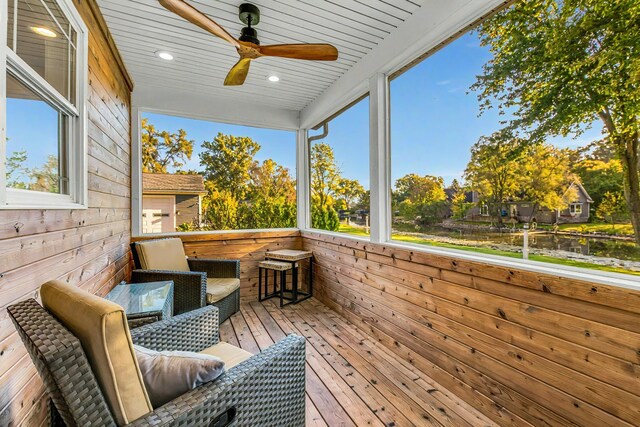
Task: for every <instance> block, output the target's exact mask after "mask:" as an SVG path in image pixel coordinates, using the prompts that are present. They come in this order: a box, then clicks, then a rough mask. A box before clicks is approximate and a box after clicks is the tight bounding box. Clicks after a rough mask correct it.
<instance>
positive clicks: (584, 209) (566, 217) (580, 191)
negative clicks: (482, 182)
mask: <svg viewBox="0 0 640 427" xmlns="http://www.w3.org/2000/svg"><path fill="white" fill-rule="evenodd" d="M571 188H576V190H577V195H576V200H573V201H572V202H571V203H570V204H569V206H568V207H567V208H566V209H563V210H550V209H546V208H538V209H537V212H535V213H534V212H533V208H534V204H533V203H531V202H527V201H521V202H507V203H505V204H504V206H503V211H502V216H503V218H504V219H505V220H511V219H515V220H517V221H519V222H526V221H529V219H530V218H533V219H534V220H535V222H539V223H541V224H554V223H558V224H562V223H567V222H575V223H583V222H587V221H589V214H590V208H591V203H593V200H592V199H591V197H590V196H589V193H587V190H586V189H585V188H584V187H583V186H582V184H580V183H579V182H573V183H572V184H571V185H570V186H569V187H568V188H567V190H566V191H569V190H570V189H571ZM468 199H470V200H473V202H474V203H476V206H474V207H473V208H472V209H470V210H469V213H468V214H467V218H468V219H471V220H476V221H480V220H483V219H484V220H487V219H488V218H489V216H490V209H489V207H488V206H487V205H486V204H484V203H480V202H479V197H478V195H477V193H476V192H475V191H474V192H473V195H471V196H470V197H468Z"/></svg>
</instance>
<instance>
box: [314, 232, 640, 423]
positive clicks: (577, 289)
mask: <svg viewBox="0 0 640 427" xmlns="http://www.w3.org/2000/svg"><path fill="white" fill-rule="evenodd" d="M302 238H303V248H304V249H305V250H312V251H313V252H314V257H315V260H316V264H315V266H316V268H315V269H314V283H315V290H316V297H317V298H318V299H319V300H320V301H322V302H323V303H325V304H326V305H327V306H329V307H330V308H332V309H334V310H336V311H337V312H338V313H340V314H341V315H343V316H344V317H345V318H347V319H348V320H350V321H351V322H353V323H354V324H355V325H356V326H358V327H360V328H361V329H363V330H364V331H366V332H367V334H368V336H369V337H371V339H372V340H375V341H378V342H380V343H382V344H384V345H386V346H387V347H388V349H389V350H391V351H392V352H393V353H394V354H395V355H397V356H398V357H401V358H402V359H403V360H405V361H406V362H408V363H410V364H411V365H412V366H414V367H415V368H416V369H419V370H424V371H425V372H428V373H429V375H430V376H431V378H433V379H434V380H435V381H438V382H439V383H440V384H442V385H443V386H445V387H447V388H448V389H450V390H452V389H455V390H456V394H457V395H458V396H459V397H460V398H462V400H463V401H464V402H466V403H467V404H469V405H471V406H473V407H475V408H477V409H479V410H480V411H482V412H483V414H484V415H485V416H487V417H489V418H490V419H491V420H493V421H494V422H496V423H497V424H499V425H527V424H532V425H567V426H572V425H616V426H633V425H640V388H639V387H638V384H639V381H640V329H639V325H640V314H639V307H640V305H639V304H638V301H639V298H640V292H634V291H632V290H629V289H623V288H617V287H613V286H605V285H595V284H593V283H589V282H586V281H585V282H580V281H577V280H567V279H562V278H560V277H554V276H547V275H540V274H534V273H531V272H526V271H521V270H514V269H508V268H503V267H498V266H491V265H485V264H481V263H474V262H470V261H465V260H460V259H456V258H454V257H445V256H441V255H431V254H427V253H423V252H419V251H412V250H410V249H399V248H397V247H390V246H386V245H380V244H370V243H365V242H361V241H360V242H358V241H355V240H353V239H348V238H342V237H336V236H327V235H323V234H320V233H312V232H303V233H302Z"/></svg>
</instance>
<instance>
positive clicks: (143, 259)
mask: <svg viewBox="0 0 640 427" xmlns="http://www.w3.org/2000/svg"><path fill="white" fill-rule="evenodd" d="M135 248H136V252H137V253H138V259H139V260H140V268H142V269H143V270H171V271H190V270H189V263H188V262H187V256H186V255H185V253H184V247H183V246H182V240H180V239H179V238H172V239H158V240H149V241H145V242H138V243H136V245H135Z"/></svg>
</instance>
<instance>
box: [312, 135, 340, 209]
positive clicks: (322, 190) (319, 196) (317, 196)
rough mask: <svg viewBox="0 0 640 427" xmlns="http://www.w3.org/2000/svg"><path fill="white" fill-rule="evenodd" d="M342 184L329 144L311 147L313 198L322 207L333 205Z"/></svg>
mask: <svg viewBox="0 0 640 427" xmlns="http://www.w3.org/2000/svg"><path fill="white" fill-rule="evenodd" d="M339 182H340V169H339V168H338V166H337V165H336V159H335V155H334V154H333V149H332V148H331V146H330V145H329V144H327V143H324V142H323V143H320V144H315V145H313V146H312V147H311V196H312V199H313V200H314V201H316V202H317V203H318V206H320V207H327V206H332V205H333V197H334V196H335V195H336V190H337V188H338V183H339Z"/></svg>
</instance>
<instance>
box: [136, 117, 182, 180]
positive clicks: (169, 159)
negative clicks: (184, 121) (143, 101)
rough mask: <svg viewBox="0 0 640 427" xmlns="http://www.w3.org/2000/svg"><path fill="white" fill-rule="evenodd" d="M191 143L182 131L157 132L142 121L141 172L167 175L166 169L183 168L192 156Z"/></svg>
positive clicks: (145, 121)
mask: <svg viewBox="0 0 640 427" xmlns="http://www.w3.org/2000/svg"><path fill="white" fill-rule="evenodd" d="M193 142H194V141H193V140H189V139H187V132H185V131H184V130H183V129H179V130H178V133H170V132H167V131H162V132H159V131H157V130H156V128H155V126H153V125H152V124H151V123H149V120H148V119H142V171H143V172H150V173H167V169H168V168H172V169H177V168H180V167H182V166H184V162H186V161H187V160H189V159H191V155H192V154H193Z"/></svg>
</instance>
